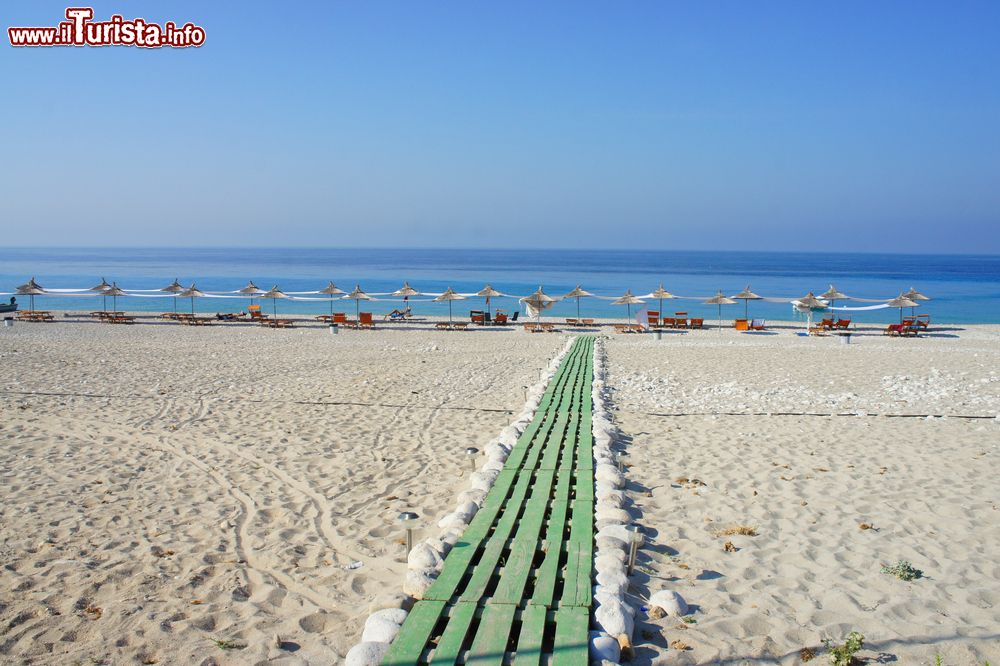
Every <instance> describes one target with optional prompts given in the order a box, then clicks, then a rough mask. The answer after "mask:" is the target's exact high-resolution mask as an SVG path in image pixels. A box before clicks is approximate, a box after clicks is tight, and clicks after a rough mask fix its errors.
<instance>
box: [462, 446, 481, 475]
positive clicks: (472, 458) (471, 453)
mask: <svg viewBox="0 0 1000 666" xmlns="http://www.w3.org/2000/svg"><path fill="white" fill-rule="evenodd" d="M477 453H479V449H477V448H474V447H471V446H470V447H469V448H467V449H466V450H465V455H466V456H467V457H468V458H469V469H471V470H472V471H473V472H475V471H476V454H477Z"/></svg>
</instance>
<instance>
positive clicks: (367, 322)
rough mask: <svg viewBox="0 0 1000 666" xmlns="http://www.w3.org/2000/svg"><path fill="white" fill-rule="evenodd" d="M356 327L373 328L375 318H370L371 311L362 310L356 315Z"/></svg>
mask: <svg viewBox="0 0 1000 666" xmlns="http://www.w3.org/2000/svg"><path fill="white" fill-rule="evenodd" d="M358 328H370V329H372V330H374V329H375V320H374V319H373V318H372V313H371V312H362V313H361V314H359V315H358Z"/></svg>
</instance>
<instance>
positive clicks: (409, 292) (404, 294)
mask: <svg viewBox="0 0 1000 666" xmlns="http://www.w3.org/2000/svg"><path fill="white" fill-rule="evenodd" d="M392 295H393V296H395V297H396V298H402V299H403V311H404V312H405V311H406V309H407V308H408V307H409V305H410V296H419V295H420V292H419V291H417V290H416V289H414V288H413V287H411V286H410V283H409V282H403V286H402V287H400V288H399V289H397V290H396V291H394V292H392Z"/></svg>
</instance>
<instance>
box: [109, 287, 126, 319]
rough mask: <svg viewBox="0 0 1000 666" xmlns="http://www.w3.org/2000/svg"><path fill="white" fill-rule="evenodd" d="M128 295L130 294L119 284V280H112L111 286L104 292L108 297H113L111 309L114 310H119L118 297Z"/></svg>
mask: <svg viewBox="0 0 1000 666" xmlns="http://www.w3.org/2000/svg"><path fill="white" fill-rule="evenodd" d="M127 295H128V294H126V293H125V291H124V290H123V289H122V288H121V287H119V286H118V283H117V282H112V283H111V286H110V287H108V289H107V291H105V292H104V296H105V297H107V296H110V297H111V302H112V305H111V311H112V312H118V297H119V296H127Z"/></svg>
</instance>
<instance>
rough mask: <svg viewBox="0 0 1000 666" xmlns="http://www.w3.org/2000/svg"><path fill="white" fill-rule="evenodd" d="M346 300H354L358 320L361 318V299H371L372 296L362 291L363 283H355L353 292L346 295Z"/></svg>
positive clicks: (355, 314)
mask: <svg viewBox="0 0 1000 666" xmlns="http://www.w3.org/2000/svg"><path fill="white" fill-rule="evenodd" d="M344 299H345V300H349V301H354V316H355V319H356V320H360V319H361V301H370V300H372V297H371V296H369V295H368V294H366V293H365V292H363V291H361V285H360V284H357V285H354V289H353V290H352V291H351V293H349V294H347V295H346V296H344Z"/></svg>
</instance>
